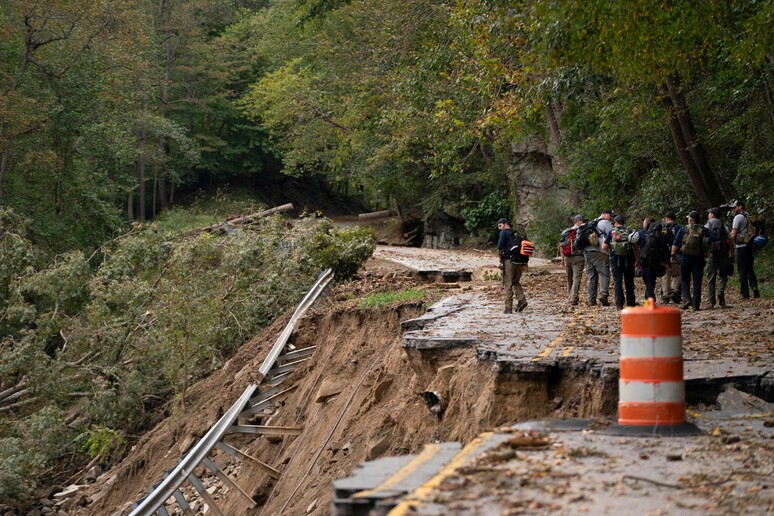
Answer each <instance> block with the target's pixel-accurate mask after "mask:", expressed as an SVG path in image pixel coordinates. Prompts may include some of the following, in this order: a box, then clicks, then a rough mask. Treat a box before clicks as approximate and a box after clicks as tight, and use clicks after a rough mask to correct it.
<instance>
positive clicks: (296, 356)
mask: <svg viewBox="0 0 774 516" xmlns="http://www.w3.org/2000/svg"><path fill="white" fill-rule="evenodd" d="M333 276H334V274H333V271H332V270H331V269H327V270H326V271H324V272H323V273H322V274H320V276H319V277H318V278H317V281H316V282H315V284H314V286H312V288H311V289H310V290H309V292H307V294H306V296H304V299H303V300H302V301H301V302H300V303H299V305H298V307H296V310H295V312H293V316H292V317H291V318H290V321H289V322H288V324H287V325H286V326H285V328H284V329H283V330H282V333H281V334H280V336H279V337H278V338H277V341H276V342H275V343H274V345H273V346H272V348H271V350H270V351H269V354H268V355H267V356H266V358H265V359H264V361H263V363H262V364H261V366H260V368H259V369H258V371H259V372H260V374H261V380H260V381H259V382H258V384H251V385H249V386H248V387H247V388H246V389H245V391H244V392H243V393H242V395H241V396H240V397H239V399H238V400H237V401H236V402H235V403H234V404H233V405H232V406H231V408H229V409H228V410H227V411H226V413H225V414H223V416H222V417H221V418H220V419H219V420H218V421H217V422H216V423H215V424H214V425H213V426H212V427H211V428H210V429H209V431H208V432H207V433H206V434H205V435H204V437H202V438H201V439H200V440H199V441H198V442H197V443H196V444H195V445H194V446H193V447H191V449H190V450H189V451H188V452H187V453H186V454H185V455H184V456H183V457H182V458H181V459H180V460H179V462H178V464H177V466H175V467H174V468H173V469H171V470H169V471H167V472H166V473H165V475H164V478H163V479H162V480H161V481H160V482H159V483H157V484H155V485H153V486H151V487H150V488H149V489H148V495H147V496H146V497H145V498H143V499H142V500H140V501H138V502H135V503H134V504H133V505H132V512H131V513H130V516H149V515H151V514H158V515H159V516H168V515H169V512H168V511H167V510H166V508H165V507H164V504H165V503H166V501H167V500H168V499H169V498H170V497H174V499H175V501H176V503H177V505H178V506H179V507H180V510H182V511H183V514H186V515H193V511H192V509H191V506H190V505H189V502H188V500H187V499H186V498H185V496H184V495H183V493H182V491H181V486H182V485H183V484H184V483H186V482H187V483H189V484H190V485H191V486H192V487H193V488H194V490H195V491H196V492H197V493H198V494H199V497H200V498H201V499H202V501H203V502H204V503H205V504H207V507H209V510H210V512H211V513H212V514H214V515H215V516H223V512H222V511H221V510H220V508H219V507H218V506H217V504H216V503H215V501H214V500H213V499H212V497H210V495H209V493H208V492H207V490H206V489H205V487H204V484H202V481H201V479H199V478H198V477H197V476H196V475H195V474H194V470H195V469H196V468H197V467H199V466H203V467H204V468H206V469H207V470H208V471H210V472H211V473H212V474H213V475H214V476H216V477H217V478H218V479H219V480H220V481H221V482H222V483H223V484H225V485H227V486H228V487H229V488H231V489H234V490H235V491H236V492H237V493H239V494H240V495H241V496H242V497H244V498H245V499H246V500H247V501H248V503H249V504H250V506H251V507H255V505H256V504H255V501H254V500H253V499H252V498H251V497H250V495H248V494H247V493H246V492H245V491H244V490H243V489H242V488H240V487H239V485H238V484H237V483H236V481H235V480H234V479H232V478H231V477H229V476H228V475H227V474H226V473H225V472H224V471H222V470H221V469H220V468H219V467H218V466H217V465H216V464H215V463H214V462H213V461H212V460H210V459H209V458H208V457H207V456H208V455H209V453H210V452H211V451H212V450H213V449H214V448H218V449H220V450H222V451H224V452H226V453H228V454H230V455H232V456H234V457H236V458H239V459H247V460H250V461H251V462H252V463H253V464H255V465H256V466H257V467H258V468H260V469H261V470H262V471H264V472H265V473H266V474H268V475H269V476H270V477H272V478H274V479H277V478H279V474H280V472H279V471H278V470H276V469H275V468H273V467H271V466H270V465H269V464H266V463H265V462H262V461H261V460H259V459H257V458H255V457H252V456H250V455H248V454H247V453H245V452H243V451H241V450H239V449H237V448H234V447H233V446H231V445H229V444H227V443H225V442H223V438H224V437H225V436H226V435H228V434H232V433H245V434H255V435H258V436H260V435H298V434H300V433H301V431H302V430H303V428H302V427H288V426H267V425H240V424H239V418H240V417H249V416H252V415H254V414H256V413H258V412H260V411H261V410H263V409H265V408H268V407H270V406H271V405H273V404H274V403H275V402H276V401H277V399H279V398H280V397H282V396H283V395H285V394H286V393H288V392H290V391H291V390H293V387H290V388H287V389H284V390H283V389H282V388H281V384H282V382H284V381H285V379H287V377H288V376H289V375H290V373H291V372H292V371H293V370H294V369H295V368H297V367H298V366H299V365H300V364H302V363H303V362H305V361H307V360H309V358H310V357H311V355H312V353H314V350H315V348H316V347H315V346H312V347H308V348H303V349H298V350H296V349H288V348H290V347H291V346H288V344H287V342H288V340H289V339H290V335H291V334H292V333H293V330H294V329H295V327H296V324H297V323H298V320H299V319H300V318H301V316H302V315H303V314H304V313H306V311H307V310H308V309H309V308H310V307H311V306H312V305H313V304H314V302H315V301H316V300H317V298H318V297H319V296H320V294H322V292H323V291H324V290H325V288H326V287H327V286H328V284H329V283H330V282H331V281H332V280H333ZM260 386H263V387H266V389H265V390H263V391H260V392H258V393H257V394H256V391H257V390H258V388H259V387H260Z"/></svg>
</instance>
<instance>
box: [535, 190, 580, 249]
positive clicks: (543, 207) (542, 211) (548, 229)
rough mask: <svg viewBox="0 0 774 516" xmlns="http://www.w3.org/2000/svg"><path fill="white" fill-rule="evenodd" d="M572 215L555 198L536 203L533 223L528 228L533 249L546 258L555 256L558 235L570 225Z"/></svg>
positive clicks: (547, 198)
mask: <svg viewBox="0 0 774 516" xmlns="http://www.w3.org/2000/svg"><path fill="white" fill-rule="evenodd" d="M572 215H573V214H572V213H568V212H567V206H566V205H565V204H562V203H561V201H560V200H559V199H558V198H557V197H556V196H549V197H545V198H543V199H541V200H540V201H539V202H537V203H536V205H535V212H534V221H533V223H532V224H530V226H529V237H530V240H531V241H532V242H533V244H534V245H535V249H537V250H539V251H540V252H542V253H543V254H545V255H546V256H547V257H548V258H553V257H554V256H556V254H557V247H558V245H559V234H560V233H561V232H562V230H563V229H564V228H566V227H569V226H571V225H572Z"/></svg>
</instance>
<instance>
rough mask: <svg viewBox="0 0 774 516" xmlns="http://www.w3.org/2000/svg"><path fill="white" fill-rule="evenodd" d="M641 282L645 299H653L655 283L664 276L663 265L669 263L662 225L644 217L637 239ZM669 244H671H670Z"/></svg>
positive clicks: (664, 267)
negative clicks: (643, 285)
mask: <svg viewBox="0 0 774 516" xmlns="http://www.w3.org/2000/svg"><path fill="white" fill-rule="evenodd" d="M638 240H639V241H638V243H637V244H638V245H637V247H638V248H639V254H640V265H641V266H642V281H643V282H644V283H645V299H655V297H656V282H657V281H658V278H659V277H661V276H664V275H665V274H666V266H665V265H664V264H665V263H668V262H669V251H668V250H667V248H666V246H665V244H664V239H663V232H662V225H661V223H660V222H656V219H654V218H653V217H645V220H643V221H642V229H641V230H640V231H639V239H638ZM670 243H671V242H670Z"/></svg>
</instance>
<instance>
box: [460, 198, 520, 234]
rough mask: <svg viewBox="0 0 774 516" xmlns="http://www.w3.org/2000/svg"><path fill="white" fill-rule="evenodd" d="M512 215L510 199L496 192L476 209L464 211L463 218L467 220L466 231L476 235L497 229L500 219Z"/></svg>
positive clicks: (482, 201) (483, 200)
mask: <svg viewBox="0 0 774 516" xmlns="http://www.w3.org/2000/svg"><path fill="white" fill-rule="evenodd" d="M510 213H511V208H510V204H509V203H508V199H507V198H506V197H505V196H504V195H503V194H501V193H499V192H494V193H491V194H489V195H487V196H486V197H484V199H482V200H481V202H479V203H478V206H476V207H475V208H465V209H464V210H462V217H463V218H464V219H465V229H467V230H468V231H470V232H471V233H475V232H476V231H478V230H480V229H485V230H487V231H490V228H494V227H496V224H497V220H498V219H500V218H502V217H505V218H509V217H510Z"/></svg>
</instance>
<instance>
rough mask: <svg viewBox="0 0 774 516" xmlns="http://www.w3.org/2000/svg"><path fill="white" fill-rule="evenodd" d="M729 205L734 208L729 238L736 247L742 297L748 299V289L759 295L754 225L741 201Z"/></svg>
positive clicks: (756, 295)
mask: <svg viewBox="0 0 774 516" xmlns="http://www.w3.org/2000/svg"><path fill="white" fill-rule="evenodd" d="M730 207H731V208H733V209H734V220H733V222H732V223H731V240H732V241H733V242H734V247H735V248H736V267H737V270H738V271H739V283H740V284H741V291H742V298H744V299H750V290H752V293H753V296H754V297H760V295H761V293H760V292H759V291H758V278H757V277H756V276H755V246H754V245H753V239H754V238H755V236H756V231H755V227H754V226H753V225H752V223H751V222H750V215H749V214H748V213H747V212H746V211H744V202H743V201H734V202H732V203H731V205H730Z"/></svg>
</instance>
